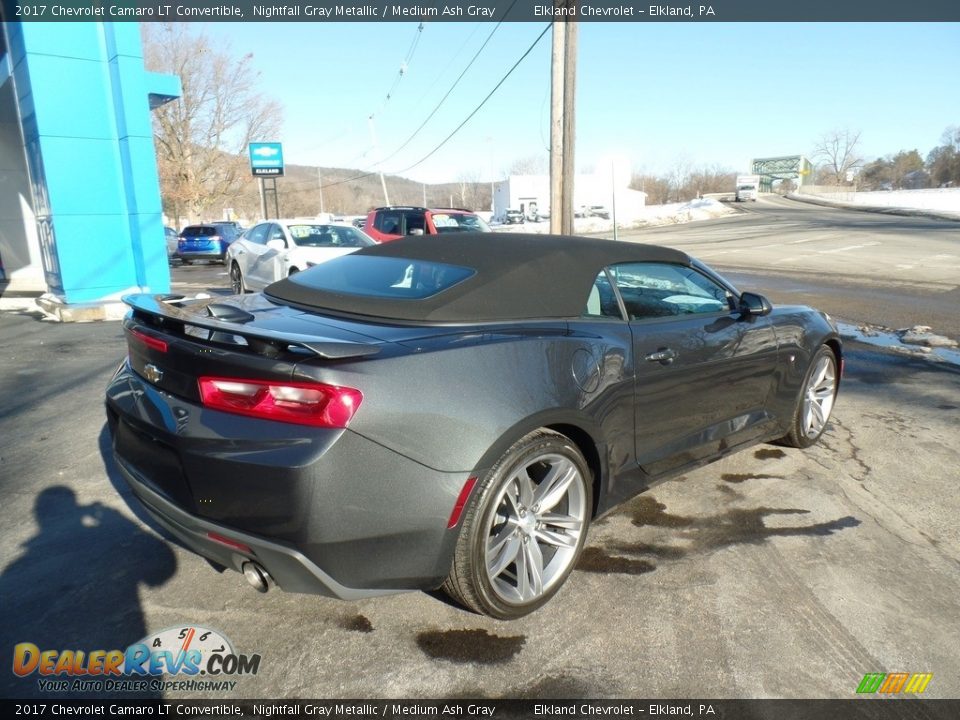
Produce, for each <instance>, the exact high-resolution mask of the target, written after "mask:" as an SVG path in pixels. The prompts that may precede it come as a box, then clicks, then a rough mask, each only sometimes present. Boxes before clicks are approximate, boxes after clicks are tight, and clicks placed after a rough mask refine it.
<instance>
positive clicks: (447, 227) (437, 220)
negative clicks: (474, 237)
mask: <svg viewBox="0 0 960 720" xmlns="http://www.w3.org/2000/svg"><path fill="white" fill-rule="evenodd" d="M431 220H433V225H434V227H435V228H437V232H438V233H448V232H490V227H489V226H488V225H487V224H486V223H485V222H484V221H483V220H481V219H480V218H479V217H477V216H476V215H472V214H468V213H436V212H435V213H433V214H432V215H431Z"/></svg>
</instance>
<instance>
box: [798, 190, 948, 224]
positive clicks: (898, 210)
mask: <svg viewBox="0 0 960 720" xmlns="http://www.w3.org/2000/svg"><path fill="white" fill-rule="evenodd" d="M784 197H785V198H786V199H787V200H793V201H794V202H802V203H807V204H809V205H820V206H821V207H831V208H840V209H843V210H858V211H860V212H869V213H880V214H882V215H903V216H906V217H928V218H934V219H935V220H952V221H954V222H960V213H944V212H936V211H935V210H922V209H920V208H903V207H884V206H877V205H854V204H853V203H845V202H841V201H839V200H825V199H822V198H818V197H814V196H813V195H804V196H802V197H801V196H798V195H794V194H793V193H787V194H786V195H784Z"/></svg>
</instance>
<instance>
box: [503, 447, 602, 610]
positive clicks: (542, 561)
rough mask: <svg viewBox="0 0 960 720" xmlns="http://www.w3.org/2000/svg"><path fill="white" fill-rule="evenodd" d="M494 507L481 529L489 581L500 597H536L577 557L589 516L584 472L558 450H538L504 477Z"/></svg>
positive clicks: (513, 600) (519, 600) (507, 599)
mask: <svg viewBox="0 0 960 720" xmlns="http://www.w3.org/2000/svg"><path fill="white" fill-rule="evenodd" d="M494 507H495V510H494V512H493V513H491V515H490V519H489V520H488V523H487V527H486V532H485V534H484V537H485V538H486V548H485V567H486V573H487V579H488V580H489V582H490V586H491V587H492V588H493V591H494V592H495V593H496V594H497V596H499V598H500V599H501V600H502V601H504V602H507V603H512V604H520V603H529V602H532V601H535V600H537V599H538V598H539V597H541V596H542V595H544V593H547V592H549V591H550V590H551V589H552V587H553V586H554V584H556V583H557V582H558V581H561V580H562V579H563V578H564V577H565V576H566V572H567V570H568V569H569V567H570V565H571V563H573V562H574V561H575V560H576V556H577V550H578V547H579V544H580V536H581V534H582V533H583V531H584V529H585V526H586V520H587V499H586V492H585V490H584V479H583V476H582V475H581V473H580V470H579V469H578V468H577V467H576V465H574V463H573V462H571V461H570V460H569V459H568V458H566V457H564V456H562V455H558V454H553V453H550V454H543V455H540V456H537V457H535V458H533V459H532V460H530V461H527V462H526V463H525V464H524V465H523V466H522V467H520V468H518V469H517V470H516V471H515V472H514V473H513V475H512V476H511V477H510V478H509V480H508V481H507V482H506V483H504V485H503V487H502V488H501V489H500V492H499V494H498V496H497V497H496V499H495V500H494Z"/></svg>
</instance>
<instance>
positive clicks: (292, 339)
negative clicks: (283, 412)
mask: <svg viewBox="0 0 960 720" xmlns="http://www.w3.org/2000/svg"><path fill="white" fill-rule="evenodd" d="M121 299H122V300H123V302H124V303H126V304H127V305H129V306H130V307H131V308H132V309H133V316H134V317H135V318H137V319H139V320H142V321H145V322H147V323H148V324H150V325H153V326H155V327H156V328H157V329H159V330H166V331H173V332H176V333H178V334H180V335H183V336H190V335H193V336H196V331H194V332H189V331H188V328H189V329H193V328H199V329H202V330H208V331H210V333H211V334H214V333H215V334H219V335H220V337H219V338H217V337H211V338H209V339H211V340H214V341H216V340H218V339H219V340H226V338H229V337H230V336H234V337H239V338H242V339H243V341H244V342H243V343H241V344H246V345H247V346H249V347H250V348H251V349H253V350H255V351H257V352H259V353H261V354H264V355H275V354H276V353H277V352H278V351H283V350H292V351H294V352H297V351H299V352H301V353H303V352H304V351H306V352H308V353H309V354H311V355H314V356H316V357H320V358H324V359H325V360H343V359H345V358H352V357H363V356H367V355H376V354H377V353H379V352H380V346H378V345H370V344H367V343H356V342H350V341H349V340H329V341H324V340H321V339H317V338H315V337H312V336H310V335H300V334H298V333H285V332H277V331H275V330H267V329H264V328H248V327H246V325H245V324H246V323H248V322H250V321H251V320H253V319H254V316H253V315H251V314H250V313H248V312H247V311H246V310H243V309H242V308H238V307H235V306H233V305H227V304H224V303H208V304H207V305H206V306H205V308H206V311H207V317H204V316H203V315H200V314H198V313H197V312H187V311H186V310H184V309H183V308H182V307H180V305H181V304H182V303H184V302H187V301H189V300H191V298H187V297H185V296H183V295H148V294H145V293H138V294H134V295H124V296H123V298H121ZM198 299H199V298H198ZM198 309H199V308H198ZM224 336H226V338H225V337H224ZM227 342H231V343H233V344H238V343H237V342H236V340H234V339H232V338H231V339H230V340H227Z"/></svg>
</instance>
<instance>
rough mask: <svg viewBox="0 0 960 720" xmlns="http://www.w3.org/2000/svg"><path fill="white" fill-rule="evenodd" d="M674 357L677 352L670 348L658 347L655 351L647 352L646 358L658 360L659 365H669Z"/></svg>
mask: <svg viewBox="0 0 960 720" xmlns="http://www.w3.org/2000/svg"><path fill="white" fill-rule="evenodd" d="M676 357H677V354H676V353H675V352H674V351H673V350H671V349H670V348H660V349H659V350H657V351H656V352H652V353H650V354H648V355H647V356H646V359H647V360H649V361H650V362H658V363H660V364H661V365H669V364H670V363H672V362H673V361H674V358H676Z"/></svg>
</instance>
